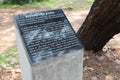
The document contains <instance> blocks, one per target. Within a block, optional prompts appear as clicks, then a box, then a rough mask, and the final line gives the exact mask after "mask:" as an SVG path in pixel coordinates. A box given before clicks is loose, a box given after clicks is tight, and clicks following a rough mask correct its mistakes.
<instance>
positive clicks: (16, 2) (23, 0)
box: [3, 0, 27, 4]
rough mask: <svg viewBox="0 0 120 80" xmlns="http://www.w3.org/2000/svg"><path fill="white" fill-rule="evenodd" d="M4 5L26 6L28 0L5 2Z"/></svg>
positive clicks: (6, 0) (5, 0) (7, 0)
mask: <svg viewBox="0 0 120 80" xmlns="http://www.w3.org/2000/svg"><path fill="white" fill-rule="evenodd" d="M3 3H4V4H25V3H27V0H4V2H3Z"/></svg>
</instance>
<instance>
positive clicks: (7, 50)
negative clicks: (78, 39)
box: [0, 6, 120, 80]
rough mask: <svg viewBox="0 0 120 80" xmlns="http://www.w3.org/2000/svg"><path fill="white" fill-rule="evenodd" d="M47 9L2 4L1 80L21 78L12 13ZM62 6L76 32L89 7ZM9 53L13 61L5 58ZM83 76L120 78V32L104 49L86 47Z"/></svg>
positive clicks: (94, 79) (88, 78)
mask: <svg viewBox="0 0 120 80" xmlns="http://www.w3.org/2000/svg"><path fill="white" fill-rule="evenodd" d="M48 9H49V8H48V7H46V6H41V7H27V8H24V9H23V8H22V9H7V8H4V9H3V8H0V67H1V68H0V80H21V70H20V66H19V62H18V63H15V61H19V57H18V53H17V48H16V46H17V45H16V36H15V31H14V28H15V26H14V21H13V16H14V15H16V14H22V13H29V12H38V11H45V10H48ZM62 9H63V10H64V12H65V14H66V16H67V18H68V20H69V21H70V23H71V24H72V26H73V28H74V30H75V32H77V30H78V29H79V28H80V26H81V25H82V23H83V22H84V20H85V18H86V16H87V14H88V12H89V9H86V10H75V9H74V8H73V7H71V6H70V7H66V8H62ZM7 54H9V55H7ZM13 54H15V55H13ZM6 56H8V57H7V58H9V56H11V57H10V58H9V59H8V60H9V61H11V62H9V61H8V60H7V59H4V58H6ZM14 63H15V64H14ZM10 64H14V65H10ZM83 80H120V34H117V35H116V36H114V37H113V38H112V39H111V40H110V41H109V42H108V43H107V44H106V46H105V47H104V48H103V51H100V52H97V53H93V51H85V53H84V70H83Z"/></svg>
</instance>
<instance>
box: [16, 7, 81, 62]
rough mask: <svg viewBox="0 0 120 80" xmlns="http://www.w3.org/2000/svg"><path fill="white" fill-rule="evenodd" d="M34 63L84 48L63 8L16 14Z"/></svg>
mask: <svg viewBox="0 0 120 80" xmlns="http://www.w3.org/2000/svg"><path fill="white" fill-rule="evenodd" d="M15 22H16V24H17V28H18V30H19V32H20V35H21V36H22V40H23V42H24V43H25V47H26V49H27V52H28V55H29V57H30V60H31V62H32V63H36V62H39V61H40V60H44V59H48V58H52V57H55V56H59V55H62V54H66V53H70V52H71V51H74V50H79V49H81V48H82V45H81V44H80V41H79V40H78V38H77V37H76V34H75V32H74V30H73V28H72V27H71V25H70V23H69V21H68V20H67V18H66V16H65V14H64V13H63V11H62V10H61V9H58V10H51V11H43V12H36V13H28V14H21V15H17V16H15Z"/></svg>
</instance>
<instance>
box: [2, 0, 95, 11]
mask: <svg viewBox="0 0 120 80" xmlns="http://www.w3.org/2000/svg"><path fill="white" fill-rule="evenodd" d="M93 1H94V0H78V1H73V0H68V1H61V2H59V1H57V0H56V1H55V0H53V1H43V2H32V3H29V4H24V5H17V4H14V5H10V4H2V3H0V8H26V7H39V6H46V7H48V9H56V8H67V7H72V8H74V9H77V10H80V9H82V10H84V9H89V8H90V7H91V5H92V3H93Z"/></svg>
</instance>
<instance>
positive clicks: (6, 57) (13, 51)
mask: <svg viewBox="0 0 120 80" xmlns="http://www.w3.org/2000/svg"><path fill="white" fill-rule="evenodd" d="M18 64H19V57H18V53H17V48H16V47H12V48H10V49H9V50H8V51H6V52H4V53H2V54H0V68H5V67H8V66H11V67H14V66H15V65H18Z"/></svg>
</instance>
